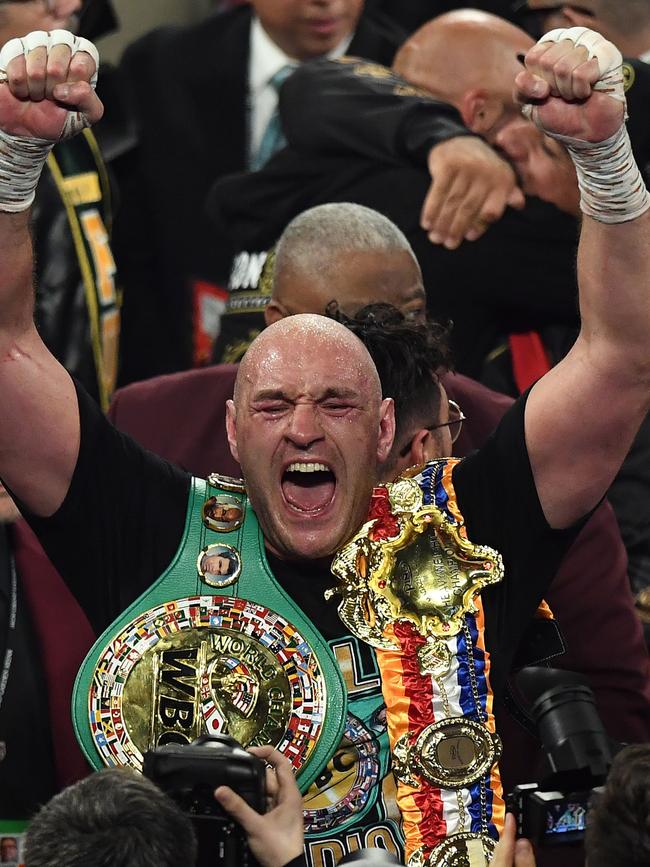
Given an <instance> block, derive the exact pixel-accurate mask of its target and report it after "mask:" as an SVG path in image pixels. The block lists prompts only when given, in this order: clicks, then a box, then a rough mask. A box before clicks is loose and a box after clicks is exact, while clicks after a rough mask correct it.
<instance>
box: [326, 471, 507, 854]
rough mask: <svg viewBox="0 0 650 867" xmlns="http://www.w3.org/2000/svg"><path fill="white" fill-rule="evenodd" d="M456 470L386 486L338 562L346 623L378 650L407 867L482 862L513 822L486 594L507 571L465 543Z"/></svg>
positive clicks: (493, 556)
mask: <svg viewBox="0 0 650 867" xmlns="http://www.w3.org/2000/svg"><path fill="white" fill-rule="evenodd" d="M456 463H457V461H455V460H451V459H450V460H439V461H434V462H433V463H431V464H428V465H427V466H426V467H425V468H424V469H422V468H420V469H416V470H414V471H413V472H412V474H411V476H409V475H408V474H407V475H406V477H402V478H401V479H398V480H397V481H396V482H394V483H392V484H387V485H385V486H383V487H380V488H377V489H376V490H375V494H374V497H373V502H372V506H371V511H370V516H369V520H368V522H367V523H366V524H365V525H364V527H363V528H362V529H361V531H360V532H359V533H358V534H357V535H356V536H355V537H354V538H353V539H352V540H351V542H350V543H349V544H348V545H346V546H345V548H343V549H342V550H341V552H340V553H339V555H338V556H337V558H336V559H335V561H334V564H333V566H332V571H333V572H334V574H335V575H336V576H337V577H338V579H339V586H338V587H337V588H336V590H334V591H330V594H331V593H338V594H340V595H341V596H342V597H343V599H342V601H341V603H340V605H339V614H340V616H341V619H342V620H343V622H344V623H345V624H346V625H347V626H348V628H349V629H350V630H351V631H352V633H353V634H354V635H357V637H359V638H361V639H363V640H364V641H367V642H368V643H369V644H371V645H372V646H373V647H375V648H376V653H377V660H378V664H379V669H380V672H381V678H382V690H383V694H384V700H385V702H386V708H387V721H388V734H389V739H390V744H391V750H392V753H393V764H394V772H395V775H396V778H397V781H398V794H397V800H398V805H399V808H400V811H401V814H402V819H403V828H404V835H405V841H406V854H407V858H408V863H409V865H410V867H424V865H426V867H440V865H461V864H462V865H468V867H483V865H485V864H487V862H488V861H489V858H490V856H491V854H492V852H493V850H494V846H495V843H496V840H498V833H499V829H500V828H501V827H502V824H503V819H504V804H503V799H502V793H501V784H500V778H499V772H498V767H497V761H498V758H499V756H500V753H501V743H500V739H499V737H498V735H497V734H496V731H495V723H494V715H493V712H492V691H491V688H490V678H489V675H490V656H489V653H488V651H487V649H486V647H485V636H484V632H485V623H484V616H483V606H482V603H481V599H480V595H479V594H480V592H481V590H482V589H483V587H485V586H487V585H490V584H494V583H497V582H498V581H500V580H501V579H502V577H503V564H502V560H501V557H500V555H499V554H498V553H497V552H496V551H494V550H492V549H491V548H488V547H486V546H479V545H473V544H472V543H471V542H470V541H469V540H468V538H467V533H466V530H465V527H464V525H463V519H462V516H461V514H460V512H459V509H458V505H457V502H456V496H455V492H454V487H453V484H452V472H453V468H454V466H455V464H456Z"/></svg>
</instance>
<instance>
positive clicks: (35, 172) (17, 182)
mask: <svg viewBox="0 0 650 867" xmlns="http://www.w3.org/2000/svg"><path fill="white" fill-rule="evenodd" d="M55 45H67V46H68V48H69V49H70V52H71V54H72V55H75V54H77V53H78V52H80V51H85V52H86V53H88V54H89V55H90V56H91V57H92V58H93V60H94V61H95V74H94V75H93V77H92V79H91V81H90V84H91V86H92V87H95V84H96V83H97V70H98V69H99V54H98V53H97V49H96V48H95V46H94V45H93V44H92V42H89V41H88V40H87V39H84V38H83V37H80V36H75V35H74V34H72V33H69V32H68V31H67V30H52V31H51V33H47V32H46V31H44V30H35V31H34V32H33V33H28V34H27V36H25V37H23V38H22V39H10V40H9V42H7V43H6V44H5V45H4V46H3V47H2V49H0V85H1V84H2V83H3V82H6V81H7V66H8V65H9V64H10V63H11V61H12V60H14V59H15V58H16V57H20V55H21V54H23V55H24V56H25V57H26V56H27V54H28V53H29V52H30V51H33V50H34V49H35V48H41V47H45V48H46V49H47V51H48V53H49V51H50V49H51V48H53V47H54V46H55ZM87 126H90V123H89V121H88V119H87V118H86V117H85V115H83V114H81V113H80V112H78V111H69V112H68V114H67V117H66V119H65V124H64V126H63V129H62V131H61V135H60V137H59V141H62V140H63V139H66V138H71V137H72V136H74V135H76V134H77V133H78V132H80V131H81V130H82V129H84V127H87ZM55 144H56V142H53V141H48V140H46V139H39V138H33V137H30V136H18V135H12V134H11V133H7V132H4V131H3V130H1V129H0V211H5V212H8V213H17V212H19V211H25V210H26V209H27V208H29V206H30V205H31V204H32V202H33V201H34V195H35V193H36V185H37V184H38V179H39V178H40V176H41V172H42V170H43V166H44V164H45V161H46V159H47V157H48V154H49V152H50V151H51V150H52V148H53V147H54V145H55Z"/></svg>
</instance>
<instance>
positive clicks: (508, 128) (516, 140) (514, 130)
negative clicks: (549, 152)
mask: <svg viewBox="0 0 650 867" xmlns="http://www.w3.org/2000/svg"><path fill="white" fill-rule="evenodd" d="M540 136H541V132H540V131H539V130H538V129H537V127H536V126H535V124H534V123H533V122H532V121H530V120H526V118H525V117H522V118H517V119H516V120H512V121H510V123H508V124H506V125H505V126H504V127H503V128H502V129H500V130H499V132H498V133H497V134H496V136H495V139H494V144H495V145H496V146H497V147H498V148H500V150H502V151H503V152H504V153H505V154H506V156H508V157H509V158H510V159H511V160H515V161H517V160H524V159H527V157H528V156H529V155H530V151H531V147H532V144H533V141H534V140H535V139H537V138H540Z"/></svg>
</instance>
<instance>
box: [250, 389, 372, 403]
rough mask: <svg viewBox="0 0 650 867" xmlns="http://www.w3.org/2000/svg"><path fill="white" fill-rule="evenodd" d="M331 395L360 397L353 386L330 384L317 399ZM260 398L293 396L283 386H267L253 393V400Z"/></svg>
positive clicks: (283, 398) (284, 398)
mask: <svg viewBox="0 0 650 867" xmlns="http://www.w3.org/2000/svg"><path fill="white" fill-rule="evenodd" d="M331 397H339V398H358V397H359V393H358V392H357V391H355V390H354V389H353V388H345V387H342V386H339V387H335V386H330V387H329V388H327V389H325V391H324V392H323V393H322V394H321V395H320V397H317V398H316V400H317V401H321V400H327V399H328V398H331ZM259 400H291V398H289V397H287V395H286V394H285V392H284V391H282V389H281V388H266V389H262V391H258V392H257V393H256V394H254V395H253V401H259Z"/></svg>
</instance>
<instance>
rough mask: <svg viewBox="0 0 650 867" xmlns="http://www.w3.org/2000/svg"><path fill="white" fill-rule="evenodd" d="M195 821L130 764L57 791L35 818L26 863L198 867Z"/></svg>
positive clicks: (46, 866) (47, 866) (31, 865)
mask: <svg viewBox="0 0 650 867" xmlns="http://www.w3.org/2000/svg"><path fill="white" fill-rule="evenodd" d="M196 853H197V849H196V839H195V837H194V832H193V830H192V823H191V821H190V819H189V818H188V817H187V816H186V815H185V814H184V813H182V812H181V810H180V808H179V807H177V806H176V804H175V803H174V802H173V801H172V800H171V798H168V797H167V795H166V794H165V793H164V792H162V791H161V790H160V789H159V788H158V787H157V786H155V785H154V784H153V783H152V782H150V781H149V780H147V779H146V778H145V777H142V776H140V775H139V774H136V773H135V771H131V770H128V769H125V768H110V769H105V770H102V771H98V772H97V773H94V774H91V775H90V776H89V777H86V778H85V779H84V780H81V781H80V782H78V783H75V784H74V785H73V786H69V787H68V788H67V789H64V791H63V792H61V793H60V794H58V795H55V797H54V798H52V799H51V800H50V801H48V803H47V804H46V805H45V806H44V807H42V808H41V810H40V811H39V812H38V813H37V814H36V816H35V817H34V819H33V820H32V822H31V824H30V826H29V828H28V831H27V837H26V852H25V865H26V867H62V865H65V867H106V865H109V864H110V865H111V867H179V865H184V867H185V865H193V864H194V862H195V860H196Z"/></svg>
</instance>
